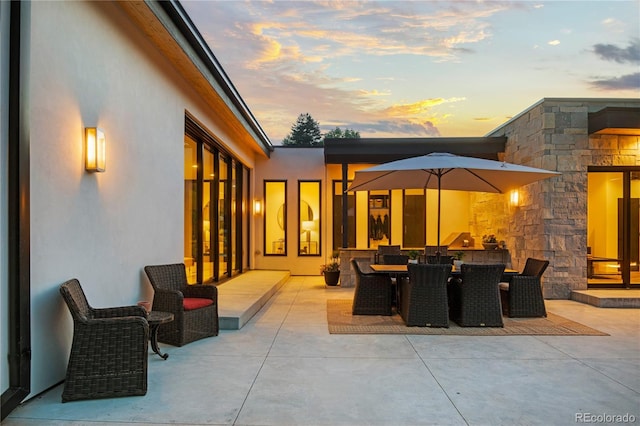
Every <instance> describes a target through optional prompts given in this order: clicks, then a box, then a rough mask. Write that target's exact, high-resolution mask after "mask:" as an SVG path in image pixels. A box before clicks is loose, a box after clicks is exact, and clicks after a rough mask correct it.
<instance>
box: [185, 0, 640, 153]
mask: <svg viewBox="0 0 640 426" xmlns="http://www.w3.org/2000/svg"><path fill="white" fill-rule="evenodd" d="M181 4H182V5H183V6H184V8H185V10H186V11H187V13H188V14H189V16H190V17H191V19H192V20H193V21H194V23H195V24H196V26H197V27H198V29H199V30H200V32H201V34H202V36H203V37H204V39H205V40H206V42H207V43H208V44H209V47H210V48H211V50H212V51H213V53H214V55H215V56H216V58H217V59H218V61H219V62H220V63H221V64H222V66H223V68H224V69H225V71H226V72H227V74H228V75H229V77H230V79H231V81H232V82H233V84H234V85H235V86H236V88H237V89H238V92H239V93H240V95H241V96H242V98H243V99H244V101H245V102H246V104H247V105H248V107H249V109H250V110H251V112H252V113H253V114H254V116H255V117H256V119H257V120H258V122H259V123H260V125H261V126H262V128H263V129H264V130H265V132H266V133H267V135H268V136H269V138H270V139H271V141H272V142H273V143H274V144H280V143H281V141H282V139H283V138H284V137H285V136H286V135H287V134H288V133H289V132H290V131H291V126H292V125H293V124H294V123H295V122H296V119H297V117H298V115H299V114H301V113H309V114H311V116H312V117H313V118H314V119H315V120H316V121H318V122H319V123H320V129H321V130H322V132H323V133H324V132H326V131H328V130H330V129H332V128H335V127H336V126H339V127H341V128H342V129H343V130H344V129H345V128H350V129H353V130H357V131H358V132H360V135H361V136H362V137H434V136H443V137H451V136H483V135H485V134H487V133H488V132H490V131H491V130H493V129H495V128H496V127H498V126H499V125H500V124H502V123H504V122H505V121H507V120H508V119H509V118H511V116H513V115H517V114H518V113H520V112H522V111H523V110H525V109H527V108H528V107H529V106H531V105H533V104H535V103H536V102H538V101H539V100H541V99H542V98H557V97H578V98H640V0H633V1H616V0H605V1H544V2H531V1H508V2H507V1H504V2H503V1H494V2H491V1H485V2H471V1H390V2H375V1H317V2H316V1H284V0H275V1H270V2H263V1H261V2H257V1H202V0H200V1H190V0H183V1H181Z"/></svg>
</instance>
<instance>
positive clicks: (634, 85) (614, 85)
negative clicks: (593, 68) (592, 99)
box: [590, 72, 640, 91]
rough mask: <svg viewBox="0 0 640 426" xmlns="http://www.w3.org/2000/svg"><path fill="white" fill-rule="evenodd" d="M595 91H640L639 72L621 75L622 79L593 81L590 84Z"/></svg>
mask: <svg viewBox="0 0 640 426" xmlns="http://www.w3.org/2000/svg"><path fill="white" fill-rule="evenodd" d="M590 84H591V86H593V87H594V88H596V89H600V90H635V91H638V90H639V89H640V72H637V73H633V74H627V75H623V76H622V77H613V78H609V79H602V80H594V81H592V82H591V83H590Z"/></svg>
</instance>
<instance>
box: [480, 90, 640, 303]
mask: <svg viewBox="0 0 640 426" xmlns="http://www.w3.org/2000/svg"><path fill="white" fill-rule="evenodd" d="M639 105H640V103H639V102H638V101H637V100H628V101H624V100H609V99H551V98H550V99H543V100H542V101H540V102H538V103H537V104H535V105H533V106H532V107H531V108H529V109H527V110H526V111H524V112H523V113H521V114H519V115H518V116H517V117H515V118H514V119H512V120H511V121H509V122H508V123H507V124H506V125H504V126H502V127H501V128H499V129H497V130H496V131H494V132H492V133H491V134H490V136H502V135H506V136H507V137H508V141H507V145H506V152H505V161H508V162H513V163H517V164H523V165H526V166H532V167H540V168H544V169H549V170H555V171H558V172H561V173H562V175H561V176H559V177H555V178H551V179H548V180H545V181H541V182H537V183H533V184H531V185H528V186H526V187H523V188H522V190H521V191H520V196H521V202H520V206H519V207H517V208H512V209H511V213H510V214H511V218H510V220H509V224H510V225H509V230H508V232H509V235H510V238H509V239H508V240H507V244H508V246H509V248H510V250H511V253H512V262H513V265H514V267H519V268H521V267H522V266H523V265H524V262H525V260H526V258H527V257H540V258H545V259H549V261H550V265H549V268H548V269H547V271H546V272H545V274H544V295H545V297H547V298H560V299H566V298H569V296H570V293H571V290H576V289H586V288H587V278H586V270H587V267H586V266H587V265H586V262H587V260H586V253H587V167H588V166H590V165H610V166H611V165H638V164H640V151H639V148H640V145H639V138H638V137H637V136H616V135H592V136H589V135H588V114H589V113H590V112H595V111H598V110H600V109H602V108H604V107H606V106H635V107H638V106H639Z"/></svg>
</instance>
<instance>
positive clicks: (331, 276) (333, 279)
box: [322, 271, 340, 286]
mask: <svg viewBox="0 0 640 426" xmlns="http://www.w3.org/2000/svg"><path fill="white" fill-rule="evenodd" d="M322 274H323V275H324V282H325V284H326V285H330V286H336V285H338V280H339V279H340V271H324V272H323V273H322Z"/></svg>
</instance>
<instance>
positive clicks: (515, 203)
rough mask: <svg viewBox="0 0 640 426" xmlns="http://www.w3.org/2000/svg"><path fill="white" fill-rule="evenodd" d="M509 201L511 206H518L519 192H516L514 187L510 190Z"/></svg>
mask: <svg viewBox="0 0 640 426" xmlns="http://www.w3.org/2000/svg"><path fill="white" fill-rule="evenodd" d="M509 201H510V203H511V205H512V206H514V207H518V205H519V203H520V193H519V192H518V190H517V189H514V190H513V191H511V195H510V197H509Z"/></svg>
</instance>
